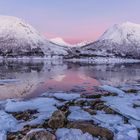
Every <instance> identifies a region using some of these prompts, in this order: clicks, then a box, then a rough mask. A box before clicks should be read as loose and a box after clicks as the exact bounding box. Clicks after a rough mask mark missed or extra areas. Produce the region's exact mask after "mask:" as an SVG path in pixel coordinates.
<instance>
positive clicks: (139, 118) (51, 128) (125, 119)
mask: <svg viewBox="0 0 140 140" xmlns="http://www.w3.org/2000/svg"><path fill="white" fill-rule="evenodd" d="M139 93H140V87H139V85H134V86H129V85H124V86H121V87H119V88H115V87H111V86H107V85H104V86H100V87H96V90H95V91H94V93H93V94H84V95H80V94H78V93H69V94H68V93H60V92H59V93H44V94H42V95H41V96H40V97H38V98H36V99H32V100H26V101H21V100H13V99H9V100H6V101H1V102H0V107H1V108H0V140H6V139H8V140H20V139H21V140H138V138H139V133H140V94H139Z"/></svg>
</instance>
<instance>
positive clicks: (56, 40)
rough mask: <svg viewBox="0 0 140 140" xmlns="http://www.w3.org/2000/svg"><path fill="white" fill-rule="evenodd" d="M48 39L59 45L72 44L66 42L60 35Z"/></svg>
mask: <svg viewBox="0 0 140 140" xmlns="http://www.w3.org/2000/svg"><path fill="white" fill-rule="evenodd" d="M50 41H51V42H52V43H54V44H56V45H60V46H72V45H71V44H69V43H66V42H65V41H64V39H62V38H60V37H57V38H52V39H50Z"/></svg>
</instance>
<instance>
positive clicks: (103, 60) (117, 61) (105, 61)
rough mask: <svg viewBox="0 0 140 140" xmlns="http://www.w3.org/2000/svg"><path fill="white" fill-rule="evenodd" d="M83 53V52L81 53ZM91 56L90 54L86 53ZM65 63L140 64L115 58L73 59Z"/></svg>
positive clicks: (137, 60) (126, 59) (137, 61)
mask: <svg viewBox="0 0 140 140" xmlns="http://www.w3.org/2000/svg"><path fill="white" fill-rule="evenodd" d="M83 53H85V52H83ZM88 54H92V52H88ZM67 61H70V62H73V63H77V62H80V63H86V64H120V63H140V60H139V59H128V58H119V57H118V58H115V57H88V58H80V59H78V58H73V59H68V60H67Z"/></svg>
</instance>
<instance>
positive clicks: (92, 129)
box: [67, 122, 114, 140]
mask: <svg viewBox="0 0 140 140" xmlns="http://www.w3.org/2000/svg"><path fill="white" fill-rule="evenodd" d="M67 127H68V128H76V129H80V130H82V131H83V132H84V133H85V132H88V133H89V134H91V135H93V136H95V137H99V136H100V137H102V138H106V139H107V140H113V137H114V134H113V132H112V131H110V130H108V129H106V128H103V127H99V126H96V125H93V124H91V123H88V122H70V123H68V125H67Z"/></svg>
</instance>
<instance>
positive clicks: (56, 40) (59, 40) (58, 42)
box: [50, 37, 90, 47]
mask: <svg viewBox="0 0 140 140" xmlns="http://www.w3.org/2000/svg"><path fill="white" fill-rule="evenodd" d="M50 41H51V42H52V43H54V44H56V45H60V46H67V47H82V46H85V45H87V44H89V43H90V42H88V41H84V42H80V43H77V44H69V43H67V42H65V41H64V39H62V38H60V37H57V38H53V39H50Z"/></svg>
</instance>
